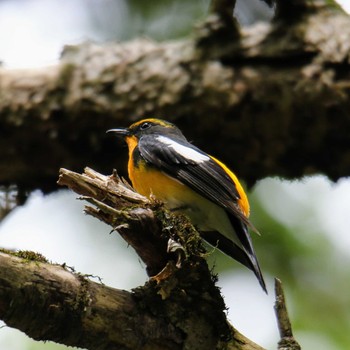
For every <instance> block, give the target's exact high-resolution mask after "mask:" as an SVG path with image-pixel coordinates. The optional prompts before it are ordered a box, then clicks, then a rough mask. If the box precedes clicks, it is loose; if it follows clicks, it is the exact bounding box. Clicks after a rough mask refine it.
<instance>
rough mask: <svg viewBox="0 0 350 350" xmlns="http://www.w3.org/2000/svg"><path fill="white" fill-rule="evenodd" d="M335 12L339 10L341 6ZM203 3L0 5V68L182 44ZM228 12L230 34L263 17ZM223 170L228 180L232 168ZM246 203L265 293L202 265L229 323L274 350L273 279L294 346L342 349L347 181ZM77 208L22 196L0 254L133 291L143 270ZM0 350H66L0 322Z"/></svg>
mask: <svg viewBox="0 0 350 350" xmlns="http://www.w3.org/2000/svg"><path fill="white" fill-rule="evenodd" d="M340 3H341V4H342V5H343V6H344V8H345V9H349V8H350V1H347V0H343V1H341V2H340ZM208 5H209V1H208V0H198V1H194V0H191V1H185V0H162V1H160V0H157V1H152V2H150V1H141V0H129V1H126V0H1V1H0V60H1V61H2V63H3V66H5V67H7V68H27V67H29V68H30V67H32V68H34V67H41V66H44V65H50V64H55V63H56V62H57V60H58V59H59V55H60V52H61V50H62V48H63V46H64V45H67V44H77V43H81V42H82V41H86V40H92V41H95V42H108V41H125V40H131V39H132V38H134V37H139V36H144V37H149V38H152V39H154V40H176V39H178V38H182V37H185V36H188V35H190V33H191V30H192V27H193V25H194V24H195V23H198V21H200V20H201V19H203V18H204V17H205V15H206V13H207V9H208ZM236 15H237V17H238V19H239V21H240V22H241V23H242V25H250V24H252V23H254V22H256V21H268V20H269V19H270V18H271V15H272V10H271V9H269V8H268V7H267V6H266V5H265V4H264V3H262V2H260V1H258V0H249V1H248V0H241V1H238V5H237V8H236ZM101 137H104V135H101ZM118 146H120V145H118V144H116V147H118ZM124 151H126V149H124ZM228 165H229V166H230V167H231V168H232V169H233V170H235V171H236V172H237V173H238V175H239V164H238V163H237V162H236V161H235V160H234V159H232V162H231V163H230V164H228ZM112 168H113V160H111V170H112ZM249 195H250V200H251V204H252V221H253V222H254V225H255V226H256V227H257V228H258V229H259V231H260V232H261V233H262V235H261V236H260V237H259V236H255V235H254V237H253V239H254V244H255V247H256V251H257V254H258V256H259V260H260V262H261V265H262V269H263V271H264V274H265V277H266V280H267V284H268V289H269V295H268V296H266V295H265V294H264V293H263V292H262V291H261V289H260V287H259V285H258V283H257V281H256V279H255V277H254V276H253V274H252V273H251V272H250V271H248V270H247V269H245V268H243V267H241V266H239V265H238V264H236V263H234V262H233V261H232V260H230V259H228V258H227V257H225V256H224V255H222V254H220V253H217V252H214V253H213V254H212V255H211V257H210V263H211V264H214V265H215V271H217V272H218V273H219V285H220V286H221V287H222V293H223V295H224V297H225V301H226V304H227V306H228V307H229V311H228V316H229V319H230V320H231V322H232V324H233V325H234V326H235V327H236V328H237V329H238V330H240V331H241V332H242V333H243V334H245V335H246V336H247V337H249V338H251V339H252V340H254V341H255V342H257V343H258V344H260V345H262V346H264V347H266V348H267V349H274V348H276V343H277V341H278V338H279V337H278V331H277V326H276V321H275V316H274V311H273V303H274V298H273V278H274V277H275V276H277V277H278V278H280V279H281V280H282V282H283V283H284V288H285V292H286V296H287V301H288V308H289V311H290V317H291V320H292V323H293V326H294V332H295V336H296V338H297V340H298V341H299V342H300V344H301V345H302V348H303V349H304V350H314V349H318V350H344V349H350V334H349V329H350V234H349V229H350V181H349V180H348V179H341V180H339V181H338V182H337V183H332V182H330V181H329V180H328V179H327V178H326V177H323V176H321V175H319V176H313V177H307V178H303V179H299V180H296V181H292V182H290V181H285V180H283V179H277V178H269V179H264V180H262V181H260V182H259V183H257V184H256V185H255V186H254V187H253V188H252V189H251V190H250V193H249ZM3 200H4V198H3V197H0V204H1V203H2V202H3ZM83 207H84V204H83V203H82V202H80V201H78V200H77V199H76V196H75V195H74V194H73V193H71V192H69V191H67V190H60V191H58V192H55V193H51V194H49V195H45V196H44V195H43V194H42V193H41V192H40V191H36V192H33V193H32V194H31V195H30V197H29V200H28V201H27V202H26V204H25V205H24V206H22V207H19V208H16V209H15V210H13V211H12V212H11V213H10V214H9V215H8V216H6V218H5V219H4V220H3V221H2V222H1V223H0V247H4V248H12V249H27V250H34V251H36V252H40V253H42V254H43V255H45V256H46V257H47V258H48V259H49V260H51V261H52V262H57V263H64V262H65V263H66V264H67V265H69V266H73V267H74V268H75V269H76V270H77V271H80V272H82V273H86V274H92V275H96V276H99V277H101V278H102V280H103V282H104V283H105V284H107V285H110V286H113V287H116V288H122V289H131V288H133V287H136V286H138V285H141V284H143V283H144V282H145V281H146V278H147V277H146V274H145V271H144V266H143V265H142V263H141V262H140V261H139V259H138V257H137V256H136V255H135V253H134V252H133V250H132V248H130V247H127V245H126V243H125V242H124V241H123V240H122V239H121V238H120V237H118V235H117V234H116V233H113V234H110V228H109V227H107V226H106V225H104V224H102V223H100V222H98V221H96V220H95V219H93V218H91V217H88V216H85V215H84V214H83ZM0 349H6V350H34V349H35V350H63V349H66V347H65V346H62V345H57V344H54V343H50V342H47V343H43V342H35V341H33V340H31V339H29V338H28V337H27V336H26V335H24V334H23V333H21V332H19V331H17V330H14V329H11V328H9V327H7V326H5V325H4V324H3V323H0ZM67 349H68V348H67ZM70 349H71V348H70Z"/></svg>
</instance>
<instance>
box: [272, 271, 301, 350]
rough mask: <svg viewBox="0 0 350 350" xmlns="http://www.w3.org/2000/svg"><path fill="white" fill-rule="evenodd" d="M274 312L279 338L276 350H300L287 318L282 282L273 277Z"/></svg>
mask: <svg viewBox="0 0 350 350" xmlns="http://www.w3.org/2000/svg"><path fill="white" fill-rule="evenodd" d="M275 294H276V302H275V312H276V318H277V323H278V329H279V332H280V336H281V340H280V341H279V342H278V350H300V349H301V347H300V345H299V343H298V342H297V341H296V340H295V339H294V336H293V332H292V325H291V323H290V320H289V316H288V311H287V306H286V300H285V297H284V292H283V288H282V282H281V281H280V280H279V279H278V278H275Z"/></svg>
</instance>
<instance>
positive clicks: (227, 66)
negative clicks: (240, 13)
mask: <svg viewBox="0 0 350 350" xmlns="http://www.w3.org/2000/svg"><path fill="white" fill-rule="evenodd" d="M294 3H298V4H299V5H300V4H302V5H303V6H301V5H300V6H299V5H298V6H299V7H298V6H296V7H295V8H296V9H297V10H295V8H294V10H293V11H290V9H289V10H288V9H287V10H286V9H285V7H283V6H282V7H281V6H280V9H281V10H280V15H279V16H277V17H276V18H275V20H274V21H272V23H271V24H266V25H255V26H254V27H252V28H246V29H243V30H242V31H241V33H240V35H239V36H237V35H236V34H235V35H236V37H235V36H233V37H232V35H230V34H229V31H227V30H226V31H225V28H224V29H223V25H222V23H221V24H220V21H219V19H218V17H217V16H215V15H212V16H210V17H209V18H208V20H207V21H206V22H205V23H204V24H202V25H200V26H199V27H198V28H197V31H196V34H195V35H193V37H192V38H191V39H186V40H181V41H177V42H171V43H170V42H164V43H155V42H152V41H149V40H134V41H132V42H128V43H122V44H109V45H94V44H82V45H79V46H75V47H66V48H65V50H64V52H63V54H62V58H61V61H60V63H59V64H57V65H56V66H51V67H45V68H42V69H36V70H25V71H23V70H8V69H6V68H1V70H0V115H1V117H0V133H1V137H0V147H1V150H2V151H1V152H0V184H4V185H8V184H17V185H18V186H19V187H20V188H25V189H32V188H41V189H43V190H52V189H53V187H54V178H55V177H56V173H57V169H58V168H60V167H62V166H64V167H69V168H70V169H74V170H81V169H82V168H83V167H85V166H86V165H89V166H93V167H94V168H96V169H97V170H99V171H103V172H107V173H109V172H110V171H111V169H112V168H114V167H117V168H118V169H125V156H124V154H125V153H126V152H123V150H122V149H121V148H120V147H119V148H118V145H117V144H115V143H114V142H113V140H111V139H110V138H107V137H106V136H105V130H106V129H109V128H111V127H115V126H118V125H127V124H129V123H130V122H132V121H134V120H136V119H138V118H140V117H149V116H153V117H162V118H165V119H168V120H170V121H173V122H176V123H177V124H178V126H179V127H180V128H181V129H183V131H184V133H185V135H187V136H188V137H189V139H190V140H194V141H195V143H196V144H197V145H198V146H200V147H202V148H204V149H205V150H207V151H209V152H211V153H213V154H214V155H216V156H217V157H219V158H221V159H222V160H224V161H225V162H226V163H228V165H229V166H230V167H232V168H233V170H235V171H237V173H238V174H239V176H240V177H241V178H243V179H245V180H246V181H247V182H248V184H253V183H254V182H255V181H256V180H258V179H261V178H264V177H266V176H274V175H278V176H283V177H287V178H295V177H300V176H302V175H306V174H314V173H324V174H326V175H327V176H329V177H330V178H331V179H333V180H336V179H338V178H339V177H342V176H347V175H348V174H349V170H350V149H349V147H348V145H349V141H348V130H349V128H350V115H349V114H350V112H349V111H350V103H349V101H350V99H349V71H350V70H349V52H350V42H349V40H348V38H349V37H350V20H349V17H348V16H347V15H346V14H344V13H343V12H341V11H340V10H338V9H336V8H333V7H329V6H326V5H324V4H322V5H320V6H316V5H314V3H313V2H305V3H304V2H303V1H299V2H298V1H297V2H292V3H291V4H292V5H293V4H294ZM307 3H309V4H311V5H305V4H307ZM292 5H291V6H292ZM293 6H294V5H293ZM293 6H292V8H293ZM300 8H302V11H301V10H300ZM288 11H289V13H290V14H293V16H289V17H288V16H287V15H288ZM298 11H299V12H298ZM218 21H219V22H218ZM220 25H221V26H220ZM224 27H225V26H224ZM218 28H219V29H218ZM231 34H232V33H231ZM42 150H45V152H42ZM122 154H123V155H122Z"/></svg>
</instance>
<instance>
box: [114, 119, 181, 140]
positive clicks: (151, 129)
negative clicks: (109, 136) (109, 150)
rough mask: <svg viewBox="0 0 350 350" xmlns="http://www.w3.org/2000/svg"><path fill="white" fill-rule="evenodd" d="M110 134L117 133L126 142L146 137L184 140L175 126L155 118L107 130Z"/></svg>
mask: <svg viewBox="0 0 350 350" xmlns="http://www.w3.org/2000/svg"><path fill="white" fill-rule="evenodd" d="M109 132H113V133H116V134H117V135H119V136H122V137H124V138H125V139H126V140H128V139H129V138H137V139H140V138H141V137H142V136H144V135H163V136H172V137H177V138H181V139H184V136H183V134H182V132H181V131H180V130H179V129H178V128H177V127H176V126H175V125H174V124H172V123H169V122H167V121H165V120H161V119H155V118H148V119H142V120H140V121H138V122H136V123H134V124H131V125H130V126H129V127H128V128H117V129H110V130H107V133H109Z"/></svg>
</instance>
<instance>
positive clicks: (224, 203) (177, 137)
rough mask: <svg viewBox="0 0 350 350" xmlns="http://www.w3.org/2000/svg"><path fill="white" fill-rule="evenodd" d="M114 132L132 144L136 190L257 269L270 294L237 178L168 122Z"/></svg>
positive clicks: (130, 164)
mask: <svg viewBox="0 0 350 350" xmlns="http://www.w3.org/2000/svg"><path fill="white" fill-rule="evenodd" d="M111 132H112V133H115V134H117V135H118V136H119V137H123V138H124V140H125V141H126V143H127V145H128V155H129V160H128V175H129V178H130V181H131V183H132V186H133V188H134V189H135V190H136V191H137V192H138V193H140V194H142V195H144V196H146V197H150V196H151V195H153V196H154V197H155V198H157V199H158V200H160V201H162V202H163V203H164V205H165V206H166V208H168V209H169V210H171V211H174V212H180V213H182V214H185V215H186V216H188V217H189V219H190V220H191V222H192V224H193V225H194V226H195V227H196V228H197V229H198V230H199V232H200V235H201V237H202V238H203V239H204V240H205V241H207V242H208V243H209V244H210V245H212V246H214V247H217V248H218V249H219V250H221V251H222V252H223V253H225V254H226V255H228V256H230V257H231V258H233V259H235V260H236V261H238V262H239V263H241V264H243V265H244V266H246V267H248V268H249V269H250V270H252V271H253V273H254V274H255V276H256V278H257V279H258V281H259V283H260V285H261V287H262V289H263V290H264V291H265V292H266V293H267V289H266V284H265V281H264V278H263V275H262V272H261V268H260V266H259V262H258V259H257V256H256V254H255V251H254V248H253V244H252V240H251V237H250V234H249V230H248V228H249V227H250V228H253V230H255V228H254V226H253V225H252V224H251V222H250V220H249V214H250V207H249V201H248V198H247V195H246V194H245V192H244V189H243V187H242V185H241V184H240V182H239V180H238V178H237V177H236V175H235V174H234V173H233V172H232V171H231V170H230V169H229V168H228V167H227V166H226V165H225V164H224V163H222V162H221V161H220V160H218V159H217V158H215V157H213V156H211V155H209V154H207V153H206V152H204V151H202V150H200V149H199V148H198V147H196V146H194V145H193V144H192V143H190V142H189V141H188V140H187V139H186V137H185V136H184V135H183V133H182V132H181V130H180V129H179V128H178V127H176V126H175V125H174V124H173V123H170V122H168V121H165V120H162V119H156V118H147V119H142V120H140V121H137V122H135V123H133V124H132V125H130V126H129V127H128V128H117V129H110V130H107V133H111Z"/></svg>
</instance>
